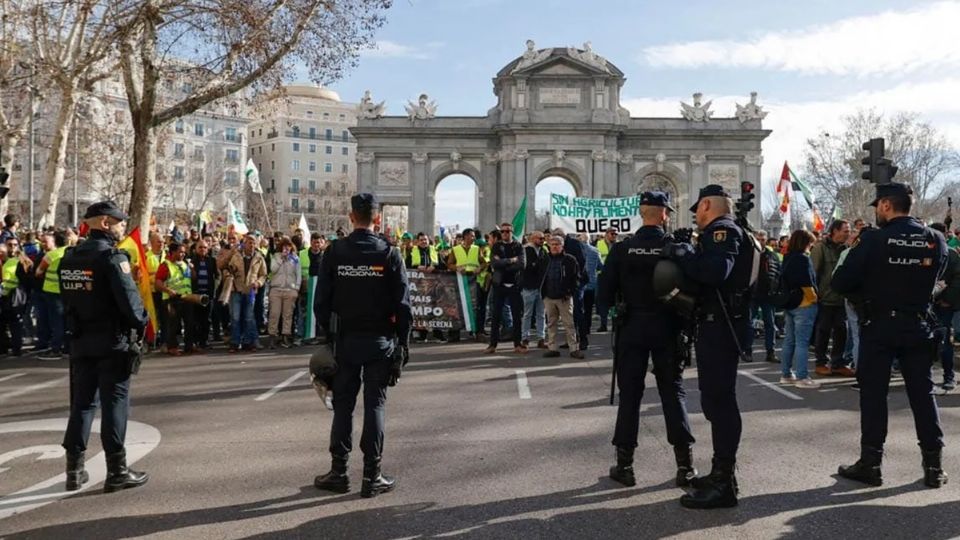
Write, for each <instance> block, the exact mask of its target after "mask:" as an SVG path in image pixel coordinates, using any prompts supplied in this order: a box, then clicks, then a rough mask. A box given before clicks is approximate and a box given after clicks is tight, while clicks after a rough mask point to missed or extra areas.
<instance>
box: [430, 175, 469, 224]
mask: <svg viewBox="0 0 960 540" xmlns="http://www.w3.org/2000/svg"><path fill="white" fill-rule="evenodd" d="M479 194H480V193H479V189H478V188H477V182H476V180H474V179H473V178H472V177H470V176H469V175H466V174H450V175H448V176H445V177H444V178H443V179H441V180H440V181H439V182H437V187H436V190H435V191H434V196H433V204H434V220H435V221H436V225H435V231H436V232H437V233H439V231H440V230H441V229H442V230H444V231H445V232H446V233H448V234H449V235H450V237H451V238H452V237H453V236H454V235H455V234H456V233H457V232H459V231H462V230H463V229H466V228H475V227H477V225H478V224H479V223H478V221H479V219H478V217H479V214H478V213H479V210H480V204H479Z"/></svg>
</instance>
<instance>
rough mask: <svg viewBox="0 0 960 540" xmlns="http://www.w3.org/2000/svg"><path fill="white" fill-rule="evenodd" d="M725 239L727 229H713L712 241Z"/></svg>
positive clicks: (723, 240) (724, 240) (719, 241)
mask: <svg viewBox="0 0 960 540" xmlns="http://www.w3.org/2000/svg"><path fill="white" fill-rule="evenodd" d="M726 241H727V231H726V230H724V229H720V230H719V231H713V242H714V243H715V244H719V243H721V242H726Z"/></svg>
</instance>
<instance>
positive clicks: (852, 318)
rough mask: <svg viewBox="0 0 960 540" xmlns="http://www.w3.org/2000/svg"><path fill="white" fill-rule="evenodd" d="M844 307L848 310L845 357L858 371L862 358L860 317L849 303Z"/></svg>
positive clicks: (845, 303) (846, 302)
mask: <svg viewBox="0 0 960 540" xmlns="http://www.w3.org/2000/svg"><path fill="white" fill-rule="evenodd" d="M844 307H845V308H846V310H847V347H846V349H845V350H844V352H843V357H844V358H846V359H849V360H850V367H851V368H853V369H857V359H858V358H860V317H859V316H857V310H855V309H853V304H851V303H850V302H849V301H845V302H844Z"/></svg>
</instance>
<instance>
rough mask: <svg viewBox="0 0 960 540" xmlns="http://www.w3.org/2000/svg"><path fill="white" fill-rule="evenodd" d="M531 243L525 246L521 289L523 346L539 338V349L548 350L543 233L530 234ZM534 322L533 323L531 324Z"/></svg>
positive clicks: (545, 266) (545, 256)
mask: <svg viewBox="0 0 960 540" xmlns="http://www.w3.org/2000/svg"><path fill="white" fill-rule="evenodd" d="M528 238H529V243H528V244H527V245H526V246H524V248H523V249H524V253H525V255H526V258H527V261H526V266H524V268H523V273H522V274H521V278H520V288H521V293H522V295H523V323H522V324H521V328H522V329H523V346H524V347H527V346H528V345H529V342H530V339H531V338H532V337H534V336H533V335H532V334H533V333H534V332H535V337H536V338H537V348H538V349H546V348H547V345H546V334H544V328H543V325H544V315H543V296H541V294H540V286H541V285H542V284H543V276H544V273H545V271H546V268H547V257H548V256H547V251H546V250H545V249H544V247H543V232H541V231H533V232H532V233H530V236H529V237H528ZM531 320H533V323H531ZM534 323H535V324H534Z"/></svg>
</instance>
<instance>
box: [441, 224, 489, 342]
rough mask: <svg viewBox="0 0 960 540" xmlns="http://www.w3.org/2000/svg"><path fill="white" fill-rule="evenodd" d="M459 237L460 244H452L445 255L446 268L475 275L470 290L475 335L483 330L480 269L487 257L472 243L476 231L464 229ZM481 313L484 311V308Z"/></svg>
mask: <svg viewBox="0 0 960 540" xmlns="http://www.w3.org/2000/svg"><path fill="white" fill-rule="evenodd" d="M460 238H461V240H460V244H459V245H457V246H454V247H453V249H452V250H450V255H449V256H448V257H447V269H448V270H450V271H451V272H456V273H458V274H460V275H465V276H476V282H477V286H476V287H474V288H473V290H472V291H473V298H474V299H475V300H476V312H475V315H476V316H477V317H476V321H477V331H476V333H475V335H480V334H481V333H482V332H483V327H482V321H483V319H482V318H481V317H480V314H481V305H483V306H486V291H483V290H482V289H483V288H482V287H481V286H480V277H481V275H482V274H481V271H482V270H483V269H484V268H485V267H486V264H487V257H486V256H485V255H484V249H483V248H482V247H480V245H479V244H478V243H474V241H475V240H476V231H474V230H473V229H464V230H463V232H462V233H460ZM484 244H486V242H484ZM481 295H482V296H483V302H482V303H481V302H480V299H481V298H480V297H481ZM482 313H484V314H485V313H486V309H485V308H484V309H483V312H482Z"/></svg>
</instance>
